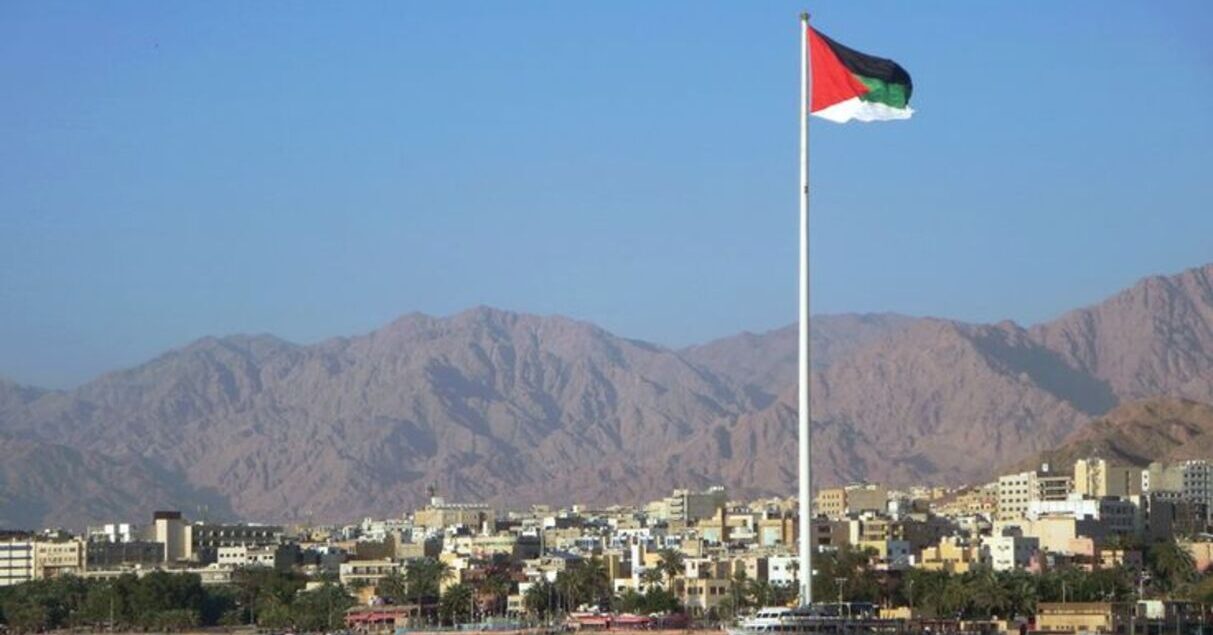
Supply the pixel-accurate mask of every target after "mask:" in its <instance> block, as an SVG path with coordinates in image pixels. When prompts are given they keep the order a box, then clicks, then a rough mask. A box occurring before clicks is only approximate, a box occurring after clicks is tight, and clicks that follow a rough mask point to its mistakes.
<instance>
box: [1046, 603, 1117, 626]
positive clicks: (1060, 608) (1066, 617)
mask: <svg viewBox="0 0 1213 635" xmlns="http://www.w3.org/2000/svg"><path fill="white" fill-rule="evenodd" d="M1129 615H1130V607H1129V605H1128V604H1123V603H1112V602H1065V603H1062V602H1041V603H1040V604H1037V605H1036V630H1038V631H1044V632H1070V633H1119V632H1121V631H1122V630H1123V629H1124V628H1125V627H1126V626H1127V625H1128V623H1129Z"/></svg>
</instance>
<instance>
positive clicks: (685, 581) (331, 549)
mask: <svg viewBox="0 0 1213 635" xmlns="http://www.w3.org/2000/svg"><path fill="white" fill-rule="evenodd" d="M430 494H431V499H430V501H429V504H427V505H425V506H424V507H422V508H420V509H416V510H413V511H411V512H409V513H405V514H403V515H401V516H398V517H389V518H381V519H379V518H366V519H364V520H362V521H361V522H357V523H353V524H349V525H344V526H307V525H300V526H280V525H268V524H258V523H253V522H247V523H229V522H213V521H209V520H206V519H198V518H195V519H191V518H188V517H187V516H186V515H184V514H183V513H181V512H179V511H159V512H156V513H154V514H153V516H152V517H151V518H149V519H142V522H139V519H115V522H113V523H108V524H103V525H98V526H92V527H88V528H87V530H86V531H85V532H84V533H83V534H79V535H73V534H72V533H69V532H67V531H64V530H62V529H54V528H48V529H43V530H41V531H37V532H17V531H7V532H5V533H4V535H3V537H2V539H0V587H4V588H2V589H0V609H2V610H3V617H4V620H5V622H6V623H7V625H8V627H9V628H10V629H12V630H18V631H36V630H45V629H48V628H57V627H64V626H73V627H75V626H92V627H99V626H104V627H111V628H116V627H132V628H133V627H143V628H185V627H194V626H200V625H208V624H224V625H239V624H257V625H261V626H269V627H281V628H300V629H306V628H309V627H310V628H312V629H316V630H332V629H336V628H341V627H345V628H353V629H358V630H360V631H363V632H392V631H393V630H394V629H396V628H397V627H404V626H407V625H413V626H416V625H432V626H434V627H437V626H439V625H441V624H452V625H453V624H460V623H482V622H485V621H492V620H497V621H504V622H510V621H513V622H517V623H519V624H522V623H528V624H537V623H548V624H552V623H560V624H564V625H571V626H574V627H577V628H591V629H592V628H607V627H610V628H646V629H648V628H662V627H666V628H684V627H687V626H688V625H690V624H700V625H711V624H720V623H725V622H728V621H731V620H734V619H736V617H737V616H739V615H742V614H746V613H750V612H753V611H754V610H756V609H758V608H760V607H763V606H780V605H794V604H795V602H796V590H797V584H798V580H799V572H798V571H797V567H796V561H797V559H796V554H795V550H796V543H797V535H796V531H797V529H796V528H797V522H796V520H797V519H796V517H795V510H796V505H795V500H794V499H793V498H788V499H764V500H754V501H735V500H730V498H729V495H728V492H727V491H726V490H725V489H724V488H722V487H713V488H710V489H708V490H706V491H688V490H675V491H673V492H671V493H670V495H669V496H666V497H664V498H661V499H658V500H654V501H652V502H650V503H648V504H646V505H644V506H610V507H601V508H590V507H585V506H579V505H574V506H572V507H568V508H560V509H557V508H552V507H548V506H534V507H532V508H530V509H529V510H526V511H503V510H498V509H494V508H492V507H490V506H488V505H484V504H479V503H475V502H452V501H447V500H444V498H443V497H442V496H440V495H438V492H435V491H431V492H430ZM1211 520H1213V461H1210V460H1190V461H1183V462H1179V463H1172V464H1163V463H1153V464H1151V465H1149V466H1148V467H1146V468H1140V467H1132V466H1128V465H1119V464H1116V463H1114V462H1111V461H1109V460H1107V459H1103V458H1087V459H1080V460H1078V461H1075V462H1074V463H1073V464H1072V465H1065V466H1060V465H1041V466H1039V467H1038V468H1037V469H1033V470H1028V471H1024V472H1021V473H1014V474H1006V475H1003V476H1001V477H999V478H998V479H997V481H994V482H991V483H988V484H984V485H980V486H973V487H959V488H948V487H912V488H908V489H904V490H895V489H890V488H887V487H885V486H883V485H880V484H875V483H866V484H854V485H849V486H846V487H837V488H829V489H822V490H820V491H819V492H818V493H817V496H816V505H815V518H814V521H813V536H812V543H813V545H814V548H815V551H816V553H817V554H818V555H817V558H816V559H815V566H814V567H815V576H814V580H813V586H814V591H815V596H816V597H817V599H818V601H832V602H838V603H841V604H847V603H866V604H870V605H871V606H872V607H874V610H877V611H879V612H880V614H881V615H882V617H886V618H896V619H904V620H907V621H911V620H935V621H940V620H943V621H951V622H952V623H954V624H955V625H957V627H959V625H960V624H961V623H963V622H966V621H968V622H972V621H974V620H977V621H981V622H982V623H986V624H989V625H996V628H997V630H1007V631H1016V630H1025V629H1028V628H1029V627H1030V630H1032V631H1040V632H1054V631H1099V632H1127V631H1126V629H1127V628H1130V627H1140V628H1141V629H1147V628H1154V629H1155V631H1150V632H1158V630H1157V629H1163V630H1164V631H1165V632H1167V633H1172V632H1181V629H1182V630H1183V631H1184V632H1188V631H1191V630H1192V629H1203V628H1204V626H1203V625H1204V623H1205V622H1206V621H1208V620H1207V618H1208V615H1207V614H1206V611H1207V610H1208V609H1207V608H1206V606H1205V604H1206V603H1209V602H1211V601H1213V582H1210V579H1209V578H1205V577H1204V576H1205V575H1206V571H1208V569H1209V565H1210V563H1211V562H1213V535H1210V533H1209V531H1210V522H1211ZM161 596H163V597H161ZM157 598H158V599H157ZM140 602H143V603H144V605H140V604H139V603H140ZM309 606H310V607H313V609H315V610H314V611H312V613H308V611H307V607H309ZM306 620H310V621H306ZM305 621H306V623H305ZM990 628H994V626H991V627H990ZM1140 632H1147V631H1146V630H1142V631H1140Z"/></svg>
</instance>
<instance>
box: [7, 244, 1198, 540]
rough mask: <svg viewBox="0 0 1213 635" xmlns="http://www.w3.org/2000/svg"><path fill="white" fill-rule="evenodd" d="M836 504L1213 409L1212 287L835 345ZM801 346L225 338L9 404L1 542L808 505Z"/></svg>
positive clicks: (826, 429) (1189, 282)
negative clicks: (263, 524) (1141, 410)
mask: <svg viewBox="0 0 1213 635" xmlns="http://www.w3.org/2000/svg"><path fill="white" fill-rule="evenodd" d="M813 345H814V354H815V357H814V368H815V372H814V376H813V390H814V402H813V407H814V412H813V418H814V425H815V431H816V432H815V435H816V436H815V447H814V462H815V463H814V469H815V478H816V479H817V483H818V484H822V485H824V484H830V483H839V482H844V481H850V480H859V479H880V480H885V481H888V482H891V483H893V484H906V483H910V482H927V481H930V482H949V483H957V482H972V481H975V480H979V479H985V478H988V477H989V476H990V475H991V470H992V469H993V468H994V467H995V466H1001V465H1006V464H1009V463H1012V462H1014V461H1018V460H1023V459H1025V458H1027V457H1031V456H1035V455H1037V454H1038V453H1040V452H1042V451H1043V450H1046V449H1049V448H1053V447H1055V446H1056V445H1057V444H1058V443H1059V442H1061V441H1062V440H1063V439H1066V438H1067V437H1069V436H1070V435H1072V434H1074V433H1075V431H1076V430H1079V429H1080V428H1081V427H1082V426H1083V424H1084V423H1085V422H1087V421H1088V420H1090V419H1092V418H1093V417H1098V416H1100V415H1103V414H1105V413H1107V412H1108V411H1109V410H1111V409H1113V408H1115V407H1116V406H1118V405H1120V404H1123V403H1126V402H1130V401H1134V400H1138V399H1142V398H1147V397H1155V396H1159V395H1167V396H1175V397H1185V398H1189V399H1194V400H1197V401H1206V402H1207V401H1213V265H1208V266H1204V267H1201V268H1197V269H1192V270H1189V271H1186V272H1183V273H1181V274H1179V275H1176V276H1172V277H1166V278H1164V277H1154V278H1149V279H1146V280H1143V281H1141V282H1140V283H1138V284H1136V285H1134V286H1133V287H1131V288H1129V289H1127V290H1125V291H1123V292H1121V293H1119V294H1117V295H1115V296H1113V297H1112V298H1109V299H1107V300H1105V301H1104V302H1101V303H1099V304H1097V305H1095V306H1093V307H1089V308H1085V309H1080V310H1077V311H1074V312H1071V313H1069V314H1066V315H1064V316H1062V317H1060V318H1058V319H1057V320H1054V321H1052V322H1048V323H1045V324H1040V325H1036V326H1033V327H1031V328H1026V329H1025V328H1022V327H1020V326H1017V325H1015V324H1012V323H1009V322H1004V323H999V324H995V325H974V324H964V323H959V322H953V321H949V320H941V319H934V318H910V317H905V316H899V315H887V314H884V315H838V316H820V317H818V318H815V321H814V323H813ZM794 382H795V328H794V327H787V328H784V329H779V330H776V331H772V332H769V333H763V334H749V333H747V334H741V335H737V336H734V337H729V338H724V339H722V340H717V341H714V342H709V343H707V344H703V345H700V346H695V347H691V348H687V349H683V350H673V349H668V348H664V347H661V346H657V345H654V344H649V343H645V342H639V341H634V340H628V339H624V338H620V337H617V336H615V335H612V334H611V333H608V332H606V331H604V330H602V329H600V328H598V327H596V326H594V325H592V324H588V323H585V322H579V321H575V320H571V319H567V318H563V317H558V316H551V317H540V316H533V315H524V314H517V313H511V312H508V311H501V310H496V309H489V308H483V307H482V308H476V309H472V310H469V311H466V312H463V313H460V314H457V315H454V316H451V317H446V318H434V317H429V316H425V315H417V314H414V315H408V316H405V317H402V318H400V319H399V320H397V321H395V322H393V323H391V324H388V325H386V326H384V327H383V328H381V329H379V330H376V331H374V332H371V333H368V334H365V335H360V336H356V337H348V338H334V339H331V340H328V341H325V342H321V343H319V344H315V345H309V346H301V345H296V344H292V343H289V342H285V341H283V340H280V339H277V338H274V337H271V336H230V337H222V338H211V337H208V338H203V339H201V340H198V341H196V342H194V343H192V344H190V345H188V346H186V347H184V348H181V349H177V350H173V351H170V352H168V353H165V354H164V355H161V356H160V357H157V358H156V359H153V360H151V361H149V362H147V363H145V364H143V365H141V366H138V367H135V368H132V369H128V370H122V371H118V372H113V373H109V374H106V375H103V376H101V377H99V378H97V379H95V380H94V381H92V382H89V383H88V384H85V385H83V386H81V387H79V388H77V389H74V390H70V391H42V390H38V389H34V388H27V387H21V386H17V385H15V384H12V383H9V382H0V443H2V444H4V445H5V448H4V449H5V456H6V457H13V458H11V459H9V458H6V461H5V462H4V464H3V466H0V525H2V526H26V527H29V526H38V525H42V524H53V523H63V524H71V525H81V524H83V523H85V522H88V521H97V520H114V519H119V518H123V519H139V518H143V517H144V516H145V515H146V514H148V513H150V511H151V510H152V509H154V508H162V507H175V508H181V509H184V510H186V511H187V512H190V513H195V512H194V510H195V508H196V507H197V506H206V508H207V509H208V510H209V514H210V515H211V516H215V517H223V516H228V517H231V516H238V517H241V518H248V519H259V520H266V521H270V520H279V521H281V520H297V519H308V518H312V519H315V520H349V519H353V518H358V517H361V516H363V515H376V516H384V515H394V514H397V513H399V512H400V511H402V510H404V509H405V508H407V507H411V506H413V505H415V504H417V503H419V502H421V501H422V499H423V497H424V492H425V489H426V486H427V485H429V484H431V483H434V484H437V485H438V487H439V489H440V490H441V491H442V492H443V493H444V494H445V495H446V496H447V498H448V499H452V500H487V501H491V502H494V503H499V504H509V505H525V504H528V503H533V502H541V501H542V502H552V503H566V502H573V501H582V502H591V503H610V502H635V501H640V500H645V499H649V498H652V497H655V496H658V495H661V494H662V493H664V492H665V491H667V490H668V489H669V488H671V487H674V486H686V487H702V486H706V485H710V484H715V483H724V484H726V485H728V486H729V487H730V488H731V489H732V490H733V491H734V492H736V493H738V494H740V495H757V494H780V495H785V494H789V493H791V492H792V491H793V490H794V488H795V482H796V479H795V472H794V459H795V445H796V437H795V427H796V416H795V414H796V413H795V398H794V397H795V392H794Z"/></svg>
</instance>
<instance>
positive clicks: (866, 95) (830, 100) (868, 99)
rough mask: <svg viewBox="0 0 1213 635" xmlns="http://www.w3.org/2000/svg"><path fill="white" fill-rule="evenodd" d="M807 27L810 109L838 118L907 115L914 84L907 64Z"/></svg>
mask: <svg viewBox="0 0 1213 635" xmlns="http://www.w3.org/2000/svg"><path fill="white" fill-rule="evenodd" d="M808 29H809V59H810V60H811V66H812V75H811V78H812V86H813V92H812V98H811V102H812V103H811V104H810V106H811V107H810V108H809V112H811V113H812V114H814V115H817V116H818V117H821V118H823V119H829V120H830V121H834V122H837V123H845V122H848V121H850V120H852V119H857V120H859V121H888V120H891V119H909V118H910V115H912V114H914V111H913V110H911V109H910V93H911V92H913V89H914V85H913V84H912V83H911V82H910V74H909V73H907V72H906V69H904V68H902V67H901V66H899V65H898V64H897V62H894V61H893V60H887V59H884V58H881V57H874V56H872V55H866V54H864V53H860V52H859V51H856V50H854V49H851V48H847V47H845V46H843V45H841V44H839V43H838V42H835V41H834V40H831V39H830V38H828V37H826V36H824V35H822V34H821V33H820V32H818V31H817V30H816V29H814V28H812V27H808Z"/></svg>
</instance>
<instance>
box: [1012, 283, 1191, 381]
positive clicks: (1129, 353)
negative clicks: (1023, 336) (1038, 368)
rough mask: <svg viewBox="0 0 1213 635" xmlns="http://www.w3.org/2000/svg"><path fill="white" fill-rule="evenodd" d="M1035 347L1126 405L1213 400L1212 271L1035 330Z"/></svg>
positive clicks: (1138, 289)
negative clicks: (1159, 399) (1162, 398)
mask: <svg viewBox="0 0 1213 635" xmlns="http://www.w3.org/2000/svg"><path fill="white" fill-rule="evenodd" d="M1032 337H1033V339H1035V340H1037V341H1039V342H1040V343H1041V344H1042V345H1044V346H1046V347H1048V348H1049V349H1051V350H1054V351H1056V352H1057V353H1058V354H1059V355H1061V356H1062V357H1063V358H1064V360H1065V361H1066V363H1067V364H1069V365H1070V366H1072V367H1073V368H1075V369H1077V370H1079V371H1082V372H1084V373H1087V374H1089V375H1090V376H1092V377H1095V378H1098V379H1099V380H1101V381H1103V382H1105V383H1106V384H1107V385H1108V387H1109V389H1110V390H1111V391H1112V392H1113V393H1114V394H1115V395H1116V397H1117V398H1119V399H1140V398H1143V397H1150V396H1154V395H1173V396H1183V397H1189V398H1192V399H1198V400H1199V399H1207V398H1208V397H1209V395H1210V394H1213V383H1211V382H1213V265H1206V266H1204V267H1199V268H1196V269H1190V270H1188V271H1185V272H1183V273H1181V274H1179V275H1176V276H1171V277H1162V276H1153V277H1150V278H1147V279H1145V280H1142V281H1141V282H1139V283H1138V284H1136V285H1134V286H1133V287H1132V288H1129V289H1126V290H1125V291H1122V292H1120V293H1118V294H1116V295H1115V296H1113V297H1112V298H1110V299H1108V300H1106V301H1104V302H1101V303H1099V304H1097V305H1096V306H1093V307H1089V308H1085V309H1079V310H1077V311H1073V312H1071V313H1069V314H1066V315H1064V316H1062V317H1061V318H1059V319H1057V320H1055V321H1053V322H1049V323H1047V324H1041V325H1038V326H1036V327H1034V328H1032Z"/></svg>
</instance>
